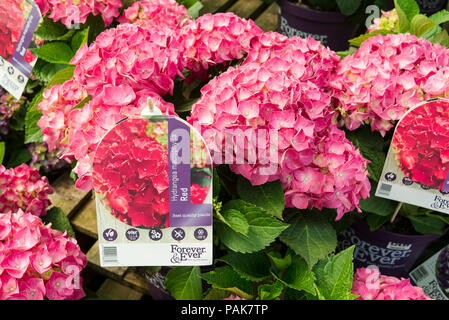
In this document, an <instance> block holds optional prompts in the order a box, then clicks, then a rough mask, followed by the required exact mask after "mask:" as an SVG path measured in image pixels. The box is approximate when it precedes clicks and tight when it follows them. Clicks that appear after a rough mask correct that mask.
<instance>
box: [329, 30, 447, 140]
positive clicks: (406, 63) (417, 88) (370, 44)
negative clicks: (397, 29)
mask: <svg viewBox="0 0 449 320" xmlns="http://www.w3.org/2000/svg"><path fill="white" fill-rule="evenodd" d="M448 70H449V50H448V49H447V48H445V47H442V46H441V45H440V44H432V43H431V42H429V41H428V40H426V39H422V38H417V37H415V36H413V35H410V34H389V35H387V36H382V35H379V36H375V37H372V38H370V39H368V40H366V41H365V42H363V43H362V45H361V46H360V48H359V49H358V50H357V52H356V53H355V54H354V55H352V56H348V57H346V58H345V59H343V60H342V61H341V63H340V65H339V67H338V70H337V71H336V72H335V73H334V75H333V80H332V81H331V85H332V87H333V89H334V90H335V94H334V96H335V98H336V106H335V107H336V109H337V110H338V111H339V112H340V114H341V117H340V124H341V125H345V126H346V127H347V128H348V129H349V130H355V129H357V128H358V127H359V126H360V125H362V124H364V123H369V124H370V125H371V128H372V129H373V130H376V131H379V132H380V133H381V134H382V135H385V133H386V132H387V131H388V130H390V129H391V128H392V127H393V125H394V121H396V120H399V119H400V118H401V117H402V116H403V115H404V114H405V113H406V112H407V110H409V109H410V108H411V107H413V106H415V105H416V104H418V103H419V102H421V101H423V100H427V99H430V98H435V97H446V96H449V73H448Z"/></svg>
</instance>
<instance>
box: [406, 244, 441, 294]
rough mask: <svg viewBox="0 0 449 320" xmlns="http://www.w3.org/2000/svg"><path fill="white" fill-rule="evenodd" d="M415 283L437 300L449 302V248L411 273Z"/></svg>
mask: <svg viewBox="0 0 449 320" xmlns="http://www.w3.org/2000/svg"><path fill="white" fill-rule="evenodd" d="M410 278H411V279H412V280H413V282H414V283H415V284H416V285H417V286H419V287H421V288H423V290H424V293H425V294H426V295H428V296H429V297H430V298H432V299H435V300H449V246H447V247H445V248H443V249H442V250H440V251H439V252H437V253H436V254H434V255H433V256H432V257H430V258H429V259H428V260H426V261H425V262H424V263H422V264H421V265H419V266H418V267H417V268H416V269H414V270H412V272H410Z"/></svg>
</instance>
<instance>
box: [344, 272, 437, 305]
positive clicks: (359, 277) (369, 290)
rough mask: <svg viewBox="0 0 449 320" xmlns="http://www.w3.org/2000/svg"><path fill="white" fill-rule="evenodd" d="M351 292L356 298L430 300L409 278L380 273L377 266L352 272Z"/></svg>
mask: <svg viewBox="0 0 449 320" xmlns="http://www.w3.org/2000/svg"><path fill="white" fill-rule="evenodd" d="M352 294H354V295H357V296H358V298H357V299H356V300H431V299H430V298H429V297H428V296H426V295H425V294H424V291H423V289H422V288H420V287H415V286H412V285H411V283H410V279H404V278H401V279H398V278H395V277H390V276H384V275H382V274H380V272H379V270H378V269H377V268H360V269H357V271H356V273H355V274H354V282H353V286H352Z"/></svg>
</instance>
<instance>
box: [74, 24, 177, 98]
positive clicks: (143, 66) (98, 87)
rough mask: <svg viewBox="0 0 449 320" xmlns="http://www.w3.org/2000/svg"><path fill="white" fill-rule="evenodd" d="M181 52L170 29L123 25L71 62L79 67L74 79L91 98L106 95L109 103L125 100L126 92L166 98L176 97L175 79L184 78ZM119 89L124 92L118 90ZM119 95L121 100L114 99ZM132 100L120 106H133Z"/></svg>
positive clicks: (109, 32)
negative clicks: (169, 94)
mask: <svg viewBox="0 0 449 320" xmlns="http://www.w3.org/2000/svg"><path fill="white" fill-rule="evenodd" d="M182 52H183V50H182V47H181V44H180V43H179V42H178V40H177V39H176V33H175V32H174V31H173V30H171V29H169V28H166V27H157V26H154V27H152V28H151V30H147V29H143V28H141V27H139V26H138V25H134V24H121V25H119V26H118V27H117V28H113V29H108V30H106V31H104V32H103V33H101V34H100V35H99V36H98V37H97V39H96V40H95V42H94V43H93V44H91V45H90V46H87V45H84V46H83V47H82V48H81V49H80V50H79V51H78V52H77V54H76V55H75V57H74V58H73V60H72V64H74V65H76V69H75V73H74V78H75V80H76V81H78V82H79V83H82V84H85V86H86V89H87V92H88V93H89V94H90V95H92V96H93V97H96V96H98V95H101V94H104V98H105V99H109V102H110V103H112V102H113V101H112V99H117V98H122V96H123V93H124V92H123V90H125V89H128V88H131V89H132V90H134V91H135V92H138V91H142V90H147V91H152V92H154V93H157V94H159V95H161V96H163V95H165V94H167V93H173V87H174V83H173V79H174V78H175V77H176V76H182V72H183V69H184V65H183V61H182ZM121 86H123V87H121ZM120 87H121V88H123V89H122V90H120V91H118V90H116V88H120ZM116 93H117V94H119V96H114V95H115V94H116ZM130 97H132V95H128V96H127V97H126V98H125V100H123V101H122V102H121V104H128V103H131V102H132V101H129V100H128V98H130ZM105 102H106V103H107V101H105ZM116 102H117V100H116Z"/></svg>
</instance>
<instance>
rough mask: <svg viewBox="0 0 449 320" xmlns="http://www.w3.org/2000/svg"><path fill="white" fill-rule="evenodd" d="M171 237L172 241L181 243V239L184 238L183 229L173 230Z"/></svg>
mask: <svg viewBox="0 0 449 320" xmlns="http://www.w3.org/2000/svg"><path fill="white" fill-rule="evenodd" d="M171 236H172V237H173V239H175V240H177V241H181V240H182V239H184V238H185V236H186V233H185V231H184V230H183V229H181V228H176V229H173V231H172V233H171Z"/></svg>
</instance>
